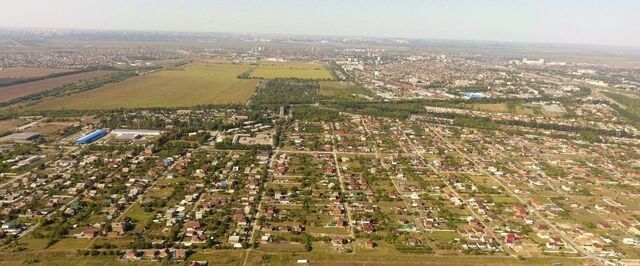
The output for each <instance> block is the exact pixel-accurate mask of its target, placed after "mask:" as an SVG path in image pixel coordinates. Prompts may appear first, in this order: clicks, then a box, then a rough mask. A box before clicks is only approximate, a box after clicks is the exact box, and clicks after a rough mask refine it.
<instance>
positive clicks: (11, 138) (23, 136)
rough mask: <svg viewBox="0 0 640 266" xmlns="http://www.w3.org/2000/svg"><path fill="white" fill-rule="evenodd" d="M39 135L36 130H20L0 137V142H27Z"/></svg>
mask: <svg viewBox="0 0 640 266" xmlns="http://www.w3.org/2000/svg"><path fill="white" fill-rule="evenodd" d="M39 137H40V133H37V132H20V133H13V134H11V135H8V136H4V137H2V138H0V142H29V141H34V140H35V139H37V138H39Z"/></svg>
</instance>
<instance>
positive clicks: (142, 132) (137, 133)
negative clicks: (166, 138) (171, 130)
mask: <svg viewBox="0 0 640 266" xmlns="http://www.w3.org/2000/svg"><path fill="white" fill-rule="evenodd" d="M111 134H112V135H114V136H115V137H116V138H120V139H136V138H140V137H147V136H151V137H156V136H160V134H162V131H161V130H148V129H114V130H112V131H111Z"/></svg>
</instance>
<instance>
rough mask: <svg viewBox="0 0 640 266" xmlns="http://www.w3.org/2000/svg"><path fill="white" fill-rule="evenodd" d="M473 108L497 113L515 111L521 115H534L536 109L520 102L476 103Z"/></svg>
mask: <svg viewBox="0 0 640 266" xmlns="http://www.w3.org/2000/svg"><path fill="white" fill-rule="evenodd" d="M470 106H471V109H474V110H478V111H487V112H496V113H513V114H519V115H533V114H535V113H536V112H535V110H534V109H532V108H531V107H525V106H522V105H519V104H515V105H508V104H506V103H474V104H471V105H470Z"/></svg>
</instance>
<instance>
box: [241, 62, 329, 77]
mask: <svg viewBox="0 0 640 266" xmlns="http://www.w3.org/2000/svg"><path fill="white" fill-rule="evenodd" d="M250 76H251V77H253V78H266V79H274V78H300V79H333V75H331V72H329V70H327V68H326V67H325V66H324V65H321V64H317V63H310V62H286V63H273V62H262V63H260V65H258V67H257V68H256V69H254V70H253V71H252V72H251V75H250Z"/></svg>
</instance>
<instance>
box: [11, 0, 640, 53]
mask: <svg viewBox="0 0 640 266" xmlns="http://www.w3.org/2000/svg"><path fill="white" fill-rule="evenodd" d="M5 2H6V3H1V4H0V7H2V8H1V9H0V27H11V28H64V29H96V30H140V31H185V32H233V33H264V34H304V35H344V36H370V37H391V38H394V37H396V38H419V39H450V40H480V41H498V42H531V43H559V44H592V45H616V46H630V47H640V16H637V14H636V12H637V10H640V1H631V0H618V1H596V0H586V1H584V0H583V1H576V0H568V1H550V0H541V1H484V0H481V1H417V0H406V1H395V2H392V1H378V0H374V1H337V0H328V1H293V0H279V1H246V0H238V1H204V0H185V1H169V0H155V1H149V0H138V1H124V0H111V1H96V0H85V1H80V0H65V1H37V0H22V1H5Z"/></svg>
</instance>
